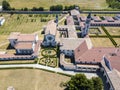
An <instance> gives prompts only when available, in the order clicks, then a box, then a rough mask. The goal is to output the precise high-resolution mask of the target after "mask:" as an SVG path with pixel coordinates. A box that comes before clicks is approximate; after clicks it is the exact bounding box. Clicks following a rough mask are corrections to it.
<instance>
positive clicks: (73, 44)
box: [60, 38, 84, 50]
mask: <svg viewBox="0 0 120 90" xmlns="http://www.w3.org/2000/svg"><path fill="white" fill-rule="evenodd" d="M82 42H84V39H80V38H79V39H78V38H61V39H60V45H61V47H60V49H61V50H75V49H76V48H77V47H78V46H79V45H80V44H82Z"/></svg>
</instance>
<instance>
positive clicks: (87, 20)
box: [82, 13, 91, 37]
mask: <svg viewBox="0 0 120 90" xmlns="http://www.w3.org/2000/svg"><path fill="white" fill-rule="evenodd" d="M90 22H91V13H89V14H88V16H87V19H86V21H85V28H84V29H83V31H82V37H84V36H86V35H87V34H88V31H89V28H90Z"/></svg>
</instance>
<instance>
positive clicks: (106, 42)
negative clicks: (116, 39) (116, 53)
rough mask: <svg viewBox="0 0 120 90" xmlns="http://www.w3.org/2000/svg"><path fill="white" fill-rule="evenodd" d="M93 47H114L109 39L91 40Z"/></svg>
mask: <svg viewBox="0 0 120 90" xmlns="http://www.w3.org/2000/svg"><path fill="white" fill-rule="evenodd" d="M91 41H92V43H93V46H94V47H114V45H113V44H112V42H111V41H110V39H109V38H91Z"/></svg>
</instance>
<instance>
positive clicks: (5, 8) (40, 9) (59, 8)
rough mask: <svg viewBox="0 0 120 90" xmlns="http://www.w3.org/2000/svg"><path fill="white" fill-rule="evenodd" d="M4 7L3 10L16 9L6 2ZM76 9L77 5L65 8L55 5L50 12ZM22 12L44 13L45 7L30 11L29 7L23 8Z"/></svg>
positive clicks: (3, 4)
mask: <svg viewBox="0 0 120 90" xmlns="http://www.w3.org/2000/svg"><path fill="white" fill-rule="evenodd" d="M2 7H3V10H15V8H11V6H10V4H9V3H8V2H7V1H6V0H4V1H3V2H2ZM75 7H76V5H70V6H65V7H63V6H62V5H53V6H50V8H49V10H50V11H62V10H72V9H74V8H75ZM20 10H21V11H28V10H31V11H44V8H43V7H39V8H37V7H33V8H32V9H28V8H27V7H25V8H21V9H20Z"/></svg>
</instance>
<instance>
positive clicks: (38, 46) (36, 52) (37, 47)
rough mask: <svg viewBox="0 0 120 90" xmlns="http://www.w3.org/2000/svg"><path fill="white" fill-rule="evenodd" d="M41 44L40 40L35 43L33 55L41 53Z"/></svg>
mask: <svg viewBox="0 0 120 90" xmlns="http://www.w3.org/2000/svg"><path fill="white" fill-rule="evenodd" d="M40 44H41V41H40V40H38V42H37V43H36V44H35V49H34V53H33V55H35V56H37V55H38V54H39V49H40Z"/></svg>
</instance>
